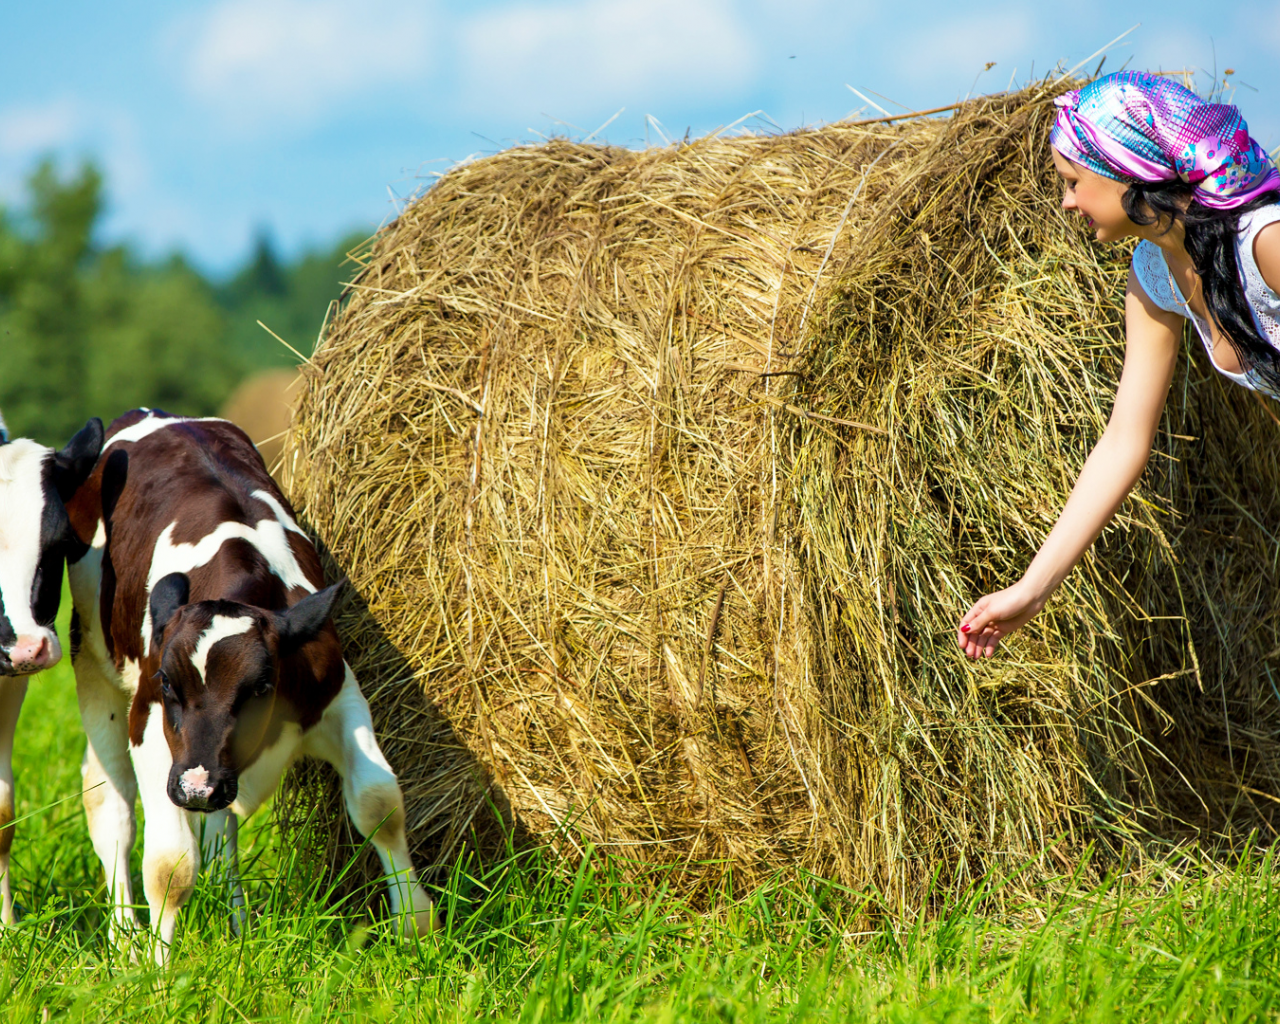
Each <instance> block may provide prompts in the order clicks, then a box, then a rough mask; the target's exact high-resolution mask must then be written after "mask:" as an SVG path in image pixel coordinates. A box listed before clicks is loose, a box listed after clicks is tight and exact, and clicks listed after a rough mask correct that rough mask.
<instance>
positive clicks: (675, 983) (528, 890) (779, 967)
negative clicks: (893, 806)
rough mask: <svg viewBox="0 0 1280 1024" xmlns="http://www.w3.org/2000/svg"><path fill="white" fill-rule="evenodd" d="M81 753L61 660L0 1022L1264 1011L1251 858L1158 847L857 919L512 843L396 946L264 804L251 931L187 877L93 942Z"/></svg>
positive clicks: (44, 724)
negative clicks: (1019, 889)
mask: <svg viewBox="0 0 1280 1024" xmlns="http://www.w3.org/2000/svg"><path fill="white" fill-rule="evenodd" d="M64 611H65V610H64ZM64 617H65V616H64ZM64 635H65V634H64ZM83 748H84V739H83V736H82V734H81V732H80V728H79V722H78V718H77V714H76V711H75V696H74V683H73V680H72V676H71V670H70V665H69V662H67V661H64V662H63V663H62V664H61V665H59V666H58V667H57V668H56V669H55V670H53V671H52V672H49V673H46V674H45V675H44V676H42V677H39V678H37V679H35V680H33V682H32V685H31V690H30V693H29V694H28V697H27V703H26V706H25V707H24V709H23V718H22V722H21V725H20V728H19V734H18V744H17V753H16V758H15V762H16V764H15V768H16V773H17V776H18V787H19V789H18V800H19V804H18V814H19V818H20V824H19V832H18V837H17V840H16V842H15V844H14V862H13V871H14V875H15V888H16V893H17V899H18V902H19V904H20V905H21V907H22V909H23V911H24V912H25V913H24V916H23V920H22V921H21V922H20V924H19V925H18V926H17V927H15V928H14V929H12V930H10V931H8V932H6V933H3V934H0V1020H3V1021H5V1022H8V1024H19V1022H26V1021H33V1022H34V1021H51V1020H72V1021H139V1022H144V1024H161V1022H164V1021H170V1020H175V1021H182V1022H184V1024H194V1022H196V1021H226V1022H233V1021H313V1020H314V1021H321V1020H352V1021H365V1020H376V1021H382V1020H388V1021H402V1020H403V1021H418V1020H423V1021H435V1020H441V1021H475V1020H478V1019H481V1018H484V1019H492V1020H512V1021H516V1020H519V1021H527V1022H531V1024H532V1022H552V1021H590V1022H592V1024H603V1022H608V1021H622V1020H627V1021H630V1020H646V1021H647V1020H654V1021H686V1020H688V1021H704V1020H705V1021H775V1020H776V1021H790V1020H868V1021H970V1020H973V1021H1014V1020H1024V1019H1025V1020H1045V1021H1058V1020H1062V1021H1067V1020H1070V1021H1184V1020H1185V1021H1200V1020H1231V1021H1236V1020H1239V1021H1254V1020H1264V1019H1270V1018H1274V1017H1276V1016H1277V1015H1280V940H1278V939H1277V934H1276V933H1277V925H1280V894H1278V893H1277V890H1276V888H1275V887H1274V886H1273V885H1272V881H1271V864H1270V859H1269V857H1262V856H1250V857H1246V858H1245V859H1244V861H1243V862H1242V866H1241V867H1239V868H1238V869H1236V870H1234V871H1231V872H1215V871H1210V870H1198V869H1195V868H1193V867H1191V866H1189V865H1188V863H1186V862H1180V863H1179V865H1178V869H1177V871H1173V870H1172V869H1171V870H1169V871H1165V872H1161V871H1158V870H1152V869H1148V870H1146V871H1145V872H1144V876H1143V879H1142V881H1141V883H1140V884H1139V883H1137V882H1135V881H1134V880H1132V879H1113V880H1112V881H1111V882H1110V883H1108V884H1107V885H1106V886H1103V887H1101V888H1099V889H1096V890H1094V891H1089V892H1077V893H1075V894H1074V895H1072V896H1071V897H1069V898H1062V897H1052V898H1051V897H1049V896H1046V897H1045V899H1044V900H1043V901H1041V902H1040V903H1038V904H1024V905H1021V906H1018V907H1013V908H1010V907H1008V906H1007V905H1006V906H1005V908H1004V910H1003V912H1001V913H999V914H996V913H995V912H993V911H989V910H988V911H985V912H984V911H983V909H982V907H987V906H990V905H992V901H989V900H988V901H987V902H985V903H984V902H983V901H982V900H980V899H979V895H980V894H975V897H974V898H973V899H971V900H969V901H965V902H961V903H958V904H955V905H953V906H949V907H946V908H943V909H942V910H941V911H940V912H939V913H937V914H936V915H934V916H932V917H931V918H930V920H929V921H928V923H923V924H921V923H917V924H914V925H911V926H898V927H895V926H894V925H892V924H890V923H882V924H880V925H879V926H874V925H868V924H867V921H868V920H872V921H874V920H876V917H875V914H874V908H875V904H874V900H873V899H871V898H869V897H867V896H865V895H862V894H854V893H847V892H840V891H837V890H835V889H833V888H831V887H830V886H828V885H826V884H824V883H822V882H820V881H818V880H804V879H800V880H797V879H791V880H788V881H786V882H781V881H780V882H778V883H777V884H775V885H773V886H769V887H765V888H763V889H760V890H757V891H756V892H754V893H751V894H749V895H746V896H743V897H740V898H734V897H733V896H731V895H730V894H725V895H724V896H723V898H722V899H721V900H720V901H719V904H718V906H717V908H716V909H715V911H714V912H712V913H707V914H701V913H696V912H693V911H691V910H690V909H689V908H688V907H687V906H685V905H684V904H683V903H682V902H681V901H680V900H679V899H677V898H675V897H673V896H671V895H670V894H668V893H665V892H664V891H663V889H662V886H661V877H660V876H659V877H658V879H657V882H656V884H652V885H646V886H644V887H640V886H635V885H630V884H628V883H625V882H623V881H621V880H619V879H617V878H616V877H613V876H612V875H611V874H610V872H609V870H608V867H607V865H601V864H591V863H588V864H587V865H584V867H583V869H582V870H580V871H579V872H578V873H577V874H576V875H568V876H565V875H564V874H562V873H559V872H557V871H555V870H554V869H553V868H551V866H550V865H549V863H548V861H547V859H546V858H545V857H544V856H543V855H542V854H541V853H539V852H537V851H535V852H533V853H528V854H523V855H521V856H513V857H511V858H510V859H509V860H508V861H507V862H506V863H504V864H500V865H496V866H495V865H491V866H489V867H488V868H487V870H485V871H483V872H480V871H473V870H468V869H467V867H466V866H464V865H460V866H458V868H457V869H456V870H455V872H454V875H453V877H452V878H451V879H450V880H448V881H447V882H446V883H445V884H443V885H442V886H441V896H440V898H441V904H442V913H443V916H444V918H445V927H444V929H443V931H442V932H441V933H440V934H439V935H438V936H434V937H432V938H431V939H429V940H425V941H421V942H415V941H397V940H395V939H394V938H393V937H391V935H390V934H389V932H388V929H387V928H386V926H385V925H384V924H382V923H380V922H376V921H375V922H369V921H367V920H364V919H362V918H361V917H360V916H359V915H358V914H355V913H348V912H344V910H343V908H342V907H334V906H332V905H331V901H328V900H326V899H325V898H324V897H325V894H324V893H323V892H320V891H318V890H317V887H316V886H315V885H310V884H308V882H307V881H306V878H305V877H304V875H305V873H304V872H303V871H302V870H301V869H300V867H299V864H300V861H299V860H298V858H296V857H295V856H294V852H293V851H290V850H288V849H287V848H286V847H285V844H283V843H281V842H280V841H279V837H278V835H277V834H276V832H275V830H274V828H273V827H272V825H271V822H270V820H269V814H263V815H262V816H261V817H260V819H255V820H254V821H253V822H251V823H250V824H249V826H248V827H246V828H245V829H244V830H243V831H242V843H243V848H242V863H243V868H244V874H245V876H246V890H247V893H248V896H249V900H250V904H251V906H252V908H253V909H252V918H251V923H250V926H249V927H248V928H247V929H246V930H245V932H244V934H243V935H242V936H241V937H239V938H237V937H235V936H234V935H233V934H232V933H231V930H230V928H229V926H228V923H227V918H226V915H225V913H224V912H223V910H222V909H221V899H220V897H221V894H220V893H219V892H218V891H216V890H215V888H214V887H213V886H211V885H209V884H204V883H202V886H201V888H200V889H199V890H198V891H197V895H196V897H195V899H194V900H193V901H192V903H191V904H190V905H189V906H188V908H187V910H186V911H185V912H184V917H183V919H182V923H181V925H180V927H179V933H178V936H179V937H178V941H177V947H176V949H175V951H174V956H173V961H172V964H171V965H170V967H169V968H167V969H164V970H160V969H156V968H154V967H151V966H149V965H148V961H147V960H146V958H145V956H144V957H143V958H142V960H141V963H140V964H136V963H134V962H133V958H131V957H130V955H129V953H128V952H127V951H124V950H120V949H116V948H114V947H113V946H112V945H110V944H108V942H107V941H106V935H105V928H104V913H103V907H102V899H103V896H104V888H103V886H102V885H101V883H100V880H99V875H100V871H99V867H98V864H97V861H96V859H95V858H94V855H93V851H92V848H91V846H90V844H89V840H88V835H87V833H86V831H85V827H84V820H83V814H82V811H81V809H80V802H79V797H78V788H77V787H78V782H79V763H80V756H81V754H82V752H83ZM137 863H138V856H137V853H136V851H135V871H136V866H137ZM1067 888H1068V889H1069V888H1070V887H1069V886H1067ZM137 891H139V892H141V886H140V884H139V885H138V886H137Z"/></svg>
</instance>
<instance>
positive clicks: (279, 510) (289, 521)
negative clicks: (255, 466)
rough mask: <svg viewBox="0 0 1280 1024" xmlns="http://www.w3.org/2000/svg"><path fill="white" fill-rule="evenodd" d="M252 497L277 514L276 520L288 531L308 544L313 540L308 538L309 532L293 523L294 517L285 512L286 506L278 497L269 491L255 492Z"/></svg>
mask: <svg viewBox="0 0 1280 1024" xmlns="http://www.w3.org/2000/svg"><path fill="white" fill-rule="evenodd" d="M252 497H254V498H257V499H258V500H259V501H260V502H262V503H263V504H264V505H266V506H268V507H269V508H270V509H271V511H272V512H274V513H275V514H276V519H278V520H279V521H280V525H281V526H283V527H284V528H285V529H286V530H289V531H291V532H293V533H296V534H297V535H298V536H299V537H302V538H304V539H305V540H306V541H307V543H308V544H310V543H311V538H310V537H308V536H307V532H306V531H305V530H304V529H302V527H300V526H299V525H298V524H297V523H295V522H294V521H293V516H291V515H289V513H288V512H286V511H285V510H284V506H283V505H281V504H280V502H278V501H277V500H276V496H275V495H274V494H271V493H270V492H269V491H254V492H253V494H252Z"/></svg>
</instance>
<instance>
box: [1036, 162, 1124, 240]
mask: <svg viewBox="0 0 1280 1024" xmlns="http://www.w3.org/2000/svg"><path fill="white" fill-rule="evenodd" d="M1051 152H1052V153H1053V166H1054V167H1056V168H1057V170H1058V174H1059V175H1060V176H1061V177H1062V181H1063V184H1064V186H1065V187H1064V189H1063V193H1062V208H1063V209H1064V210H1078V211H1079V212H1080V215H1081V216H1082V217H1084V219H1085V221H1086V222H1087V223H1088V225H1089V227H1091V228H1093V230H1094V233H1095V234H1096V236H1097V239H1098V241H1099V242H1115V241H1117V240H1119V239H1121V238H1128V237H1129V236H1130V235H1136V234H1139V232H1140V230H1141V229H1140V228H1139V227H1138V225H1137V224H1135V223H1134V222H1133V221H1131V220H1130V219H1129V215H1128V214H1127V213H1125V212H1124V205H1123V204H1122V203H1121V202H1120V197H1121V196H1123V195H1124V194H1125V192H1126V191H1128V188H1129V186H1128V185H1126V184H1125V183H1124V182H1122V181H1116V180H1114V179H1113V178H1104V177H1103V176H1102V175H1101V174H1098V173H1097V172H1095V171H1091V170H1089V168H1087V167H1081V166H1080V165H1079V164H1078V163H1075V162H1074V161H1072V160H1068V159H1067V158H1066V157H1065V156H1063V155H1062V154H1061V153H1059V152H1058V151H1057V150H1056V149H1054V150H1051Z"/></svg>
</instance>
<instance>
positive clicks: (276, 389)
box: [218, 369, 301, 472]
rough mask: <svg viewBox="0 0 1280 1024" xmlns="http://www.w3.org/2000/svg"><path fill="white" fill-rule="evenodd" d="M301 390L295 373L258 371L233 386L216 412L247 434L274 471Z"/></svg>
mask: <svg viewBox="0 0 1280 1024" xmlns="http://www.w3.org/2000/svg"><path fill="white" fill-rule="evenodd" d="M300 389H301V381H300V379H299V377H298V371H297V370H289V369H276V370H260V371H258V372H257V373H253V374H250V375H249V376H248V377H246V378H245V379H244V380H242V381H241V382H240V383H239V384H237V385H236V389H235V390H234V391H233V392H231V395H230V396H229V397H228V398H227V400H226V402H225V403H224V404H223V406H222V409H221V411H220V412H219V413H218V415H219V416H221V417H222V418H223V419H227V420H230V421H231V422H232V423H234V424H236V426H238V427H239V428H240V429H241V430H243V431H244V432H245V433H246V434H248V435H249V440H250V441H252V442H253V443H254V444H255V445H256V446H257V448H258V452H259V453H260V454H261V455H262V461H263V462H265V463H266V464H267V468H268V469H271V470H272V471H273V472H274V471H275V468H276V464H277V463H278V462H279V461H280V456H281V454H282V453H283V451H284V437H285V433H286V432H287V431H288V429H289V422H290V420H291V419H292V418H293V404H294V401H295V400H296V399H297V396H298V394H299V391H300Z"/></svg>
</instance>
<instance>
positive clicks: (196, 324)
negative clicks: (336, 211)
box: [0, 161, 364, 445]
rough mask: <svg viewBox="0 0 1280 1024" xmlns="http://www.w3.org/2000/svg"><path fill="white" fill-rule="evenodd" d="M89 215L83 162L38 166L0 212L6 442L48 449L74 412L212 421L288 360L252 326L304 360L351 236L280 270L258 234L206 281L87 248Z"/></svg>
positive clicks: (93, 192) (1, 403) (0, 408)
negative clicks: (153, 411)
mask: <svg viewBox="0 0 1280 1024" xmlns="http://www.w3.org/2000/svg"><path fill="white" fill-rule="evenodd" d="M102 212H103V182H102V175H101V173H100V172H99V171H98V170H97V168H96V167H95V166H94V165H93V164H91V163H85V164H83V165H81V166H80V167H79V168H78V169H77V170H75V171H73V172H71V173H69V174H65V175H63V174H60V173H59V172H58V169H57V168H56V167H55V165H54V164H53V163H52V162H51V161H45V162H44V163H42V164H40V166H39V167H37V169H36V170H35V171H34V173H33V174H32V175H31V176H30V178H29V179H28V181H27V188H26V195H25V200H24V202H23V203H22V204H21V205H19V206H17V207H8V206H0V412H3V414H4V418H5V420H6V421H7V422H8V425H9V428H10V431H11V433H12V434H13V435H14V436H25V437H34V438H36V439H37V440H39V441H41V442H43V443H45V444H57V445H61V444H63V443H65V442H66V440H67V439H68V438H69V437H70V436H71V435H72V434H73V433H74V432H75V431H76V430H77V429H78V428H79V427H81V426H83V425H84V421H85V420H86V419H87V418H88V417H90V416H101V417H102V418H103V420H104V421H105V422H110V421H111V419H112V418H113V417H115V416H116V415H118V414H119V413H121V412H124V411H125V410H127V409H132V408H135V407H138V406H149V407H154V408H161V409H164V410H165V411H167V412H173V413H179V414H183V415H192V416H201V415H209V414H212V413H215V412H216V411H217V409H218V407H219V406H220V405H221V404H222V402H223V401H224V400H225V399H226V397H227V396H228V395H229V394H230V393H231V390H232V389H233V388H234V387H235V386H236V384H237V383H238V382H239V381H240V380H241V379H242V378H244V377H245V376H246V375H248V374H250V373H252V372H254V371H256V370H260V369H266V368H269V367H275V366H288V365H292V364H294V363H296V362H297V357H296V356H294V355H293V353H292V352H290V351H289V349H288V348H286V347H285V346H284V345H282V344H280V342H279V341H277V340H276V339H275V338H273V337H271V335H270V334H268V333H267V332H266V331H264V330H263V329H262V328H261V327H260V326H258V321H262V323H264V324H266V325H267V326H268V327H270V328H271V330H272V331H274V332H275V333H276V334H278V335H279V336H280V337H281V338H283V339H285V340H286V341H287V342H288V343H289V345H291V346H293V347H294V348H295V349H297V350H298V351H300V352H302V353H304V354H305V353H309V352H310V351H311V349H312V347H313V345H314V343H315V339H316V336H317V334H318V333H319V331H320V328H321V325H322V323H323V321H324V318H325V315H326V313H327V311H328V308H329V304H330V302H332V301H333V300H335V299H337V298H339V296H340V295H341V291H342V283H343V282H344V281H346V280H349V279H350V277H351V276H352V274H353V273H354V271H355V269H356V268H355V267H354V265H353V264H351V263H350V262H348V261H347V259H346V254H347V253H348V252H349V251H350V250H351V249H353V248H355V247H356V246H358V245H359V244H360V243H361V242H362V241H363V240H364V235H363V234H361V235H353V236H349V237H347V238H344V239H342V240H341V241H339V242H338V243H337V244H336V245H335V246H333V247H332V248H331V249H327V250H322V251H315V252H308V253H306V254H304V255H302V256H301V257H299V258H298V259H296V260H293V261H291V262H285V261H282V260H281V259H280V258H279V257H278V256H277V254H276V252H275V249H274V247H273V246H272V244H271V241H270V238H269V237H268V236H267V235H266V234H260V235H259V237H258V239H257V242H256V244H255V247H254V251H253V253H252V254H251V256H250V258H249V259H248V260H247V261H246V263H245V264H244V265H243V266H242V267H241V269H240V270H239V271H238V272H236V273H235V274H234V275H233V276H232V277H231V278H230V279H229V280H226V281H222V282H217V281H213V280H210V279H209V278H208V277H207V276H205V275H203V274H201V273H200V272H199V271H198V270H197V269H196V268H195V267H193V266H192V265H191V264H190V263H189V262H188V261H187V260H186V259H185V258H184V257H183V256H182V255H180V254H175V255H172V256H169V257H168V258H165V259H162V260H158V261H147V260H144V259H142V258H140V257H139V256H138V255H137V254H136V253H135V252H133V251H132V250H131V249H130V247H129V246H128V245H103V244H100V242H99V241H98V240H97V238H96V237H95V232H96V229H97V227H98V224H99V221H100V218H101V216H102Z"/></svg>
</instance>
